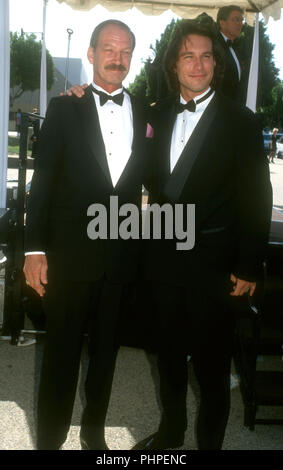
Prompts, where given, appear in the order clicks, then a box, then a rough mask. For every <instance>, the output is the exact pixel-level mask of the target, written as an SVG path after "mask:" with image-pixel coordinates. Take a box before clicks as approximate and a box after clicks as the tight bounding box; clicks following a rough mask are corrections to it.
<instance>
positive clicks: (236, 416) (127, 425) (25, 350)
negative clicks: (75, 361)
mask: <svg viewBox="0 0 283 470" xmlns="http://www.w3.org/2000/svg"><path fill="white" fill-rule="evenodd" d="M42 343H43V339H42V338H39V340H38V342H37V344H35V345H32V346H28V347H15V346H11V345H10V344H8V342H6V341H1V342H0V358H1V360H0V384H1V386H0V417H1V418H0V450H31V449H34V448H35V444H34V435H35V409H36V394H37V386H38V376H39V367H40V361H41V354H42ZM210 360H211V361H212V367H213V354H212V356H211V358H210ZM269 360H270V359H269ZM274 361H275V359H274ZM277 361H278V359H277ZM86 364H87V359H86V354H84V355H83V360H82V371H81V378H80V386H79V388H78V393H77V398H76V402H75V407H74V413H73V419H72V426H71V429H70V432H69V435H68V439H67V441H66V442H65V445H64V449H65V450H79V449H80V445H79V423H80V416H81V410H82V403H83V377H84V371H85V368H86ZM263 365H264V364H263ZM281 365H282V364H281ZM273 366H274V363H273ZM279 367H280V364H279ZM189 377H190V380H189V384H190V385H189V391H188V399H187V406H188V420H189V426H188V430H187V433H186V440H185V444H184V446H183V449H189V450H194V449H196V444H195V439H194V426H195V417H196V412H197V404H198V387H197V384H196V382H195V378H194V375H193V372H192V369H191V367H190V365H189ZM155 383H156V368H155V363H154V360H153V358H152V357H147V356H146V355H145V353H144V352H143V351H141V350H135V349H130V348H122V349H121V351H120V353H119V356H118V363H117V368H116V373H115V378H114V384H113V390H112V396H111V402H110V406H109V411H108V416H107V423H106V441H107V443H108V445H109V447H110V448H111V449H113V450H128V449H130V448H131V447H132V446H133V445H134V443H135V442H137V441H138V440H140V439H142V438H143V437H145V436H146V435H148V434H150V433H151V432H154V431H155V429H156V426H157V423H158V419H159V407H158V400H157V394H156V388H155ZM231 387H232V391H231V400H232V404H231V413H230V418H229V424H228V427H227V432H226V438H225V443H224V450H283V426H278V425H273V426H271V425H264V426H262V425H261V426H260V425H258V426H256V428H255V430H254V431H250V430H249V429H247V428H245V427H244V426H243V403H242V399H241V395H240V390H239V386H238V383H237V379H236V376H233V377H232V381H231ZM280 413H281V416H282V417H283V408H282V407H281V408H274V409H271V408H268V409H267V408H266V409H265V408H262V409H261V410H260V414H259V417H260V416H262V417H264V416H269V417H278V415H279V414H280Z"/></svg>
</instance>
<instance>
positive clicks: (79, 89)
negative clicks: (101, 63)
mask: <svg viewBox="0 0 283 470" xmlns="http://www.w3.org/2000/svg"><path fill="white" fill-rule="evenodd" d="M87 87H88V84H87V83H84V84H83V85H78V84H77V83H75V85H74V86H71V87H70V88H68V90H66V93H60V96H64V95H68V96H72V95H76V96H77V97H78V98H82V96H84V94H85V92H84V90H85V88H87Z"/></svg>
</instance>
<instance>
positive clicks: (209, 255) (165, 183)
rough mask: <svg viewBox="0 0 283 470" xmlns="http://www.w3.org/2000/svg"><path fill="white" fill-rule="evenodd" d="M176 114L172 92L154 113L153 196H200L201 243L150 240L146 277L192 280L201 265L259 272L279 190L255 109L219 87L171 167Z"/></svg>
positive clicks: (212, 272) (177, 200) (251, 274)
mask: <svg viewBox="0 0 283 470" xmlns="http://www.w3.org/2000/svg"><path fill="white" fill-rule="evenodd" d="M175 119H176V113H175V107H174V102H173V100H171V99H169V100H167V101H165V102H163V103H161V104H160V105H157V107H156V109H155V110H154V111H153V115H152V117H151V120H152V123H153V126H154V132H155V134H154V146H155V147H154V157H153V158H154V165H153V168H154V172H153V174H152V178H151V183H149V186H150V187H151V193H150V203H158V204H160V205H163V204H164V203H171V204H173V205H175V204H183V205H184V207H186V206H185V205H186V204H194V205H195V238H196V240H195V246H194V248H193V249H191V250H187V251H177V250H176V239H175V240H168V239H162V240H150V241H145V249H144V256H143V273H144V275H145V277H146V278H147V279H151V280H161V281H167V282H173V283H177V284H183V283H186V284H187V283H188V281H192V280H193V279H194V278H196V275H197V272H198V273H199V276H200V277H201V278H204V276H209V279H215V278H216V277H217V273H218V274H219V275H221V276H222V275H223V274H225V275H227V277H228V275H229V276H230V274H231V273H234V274H235V275H236V276H238V277H239V278H241V279H245V280H249V281H253V280H256V279H258V278H259V276H260V274H261V270H262V262H263V259H264V254H265V248H266V244H267V240H268V233H269V225H270V218H271V206H272V191H271V185H270V180H269V168H268V162H267V159H266V158H265V156H264V147H263V139H262V134H261V130H260V128H259V126H258V124H257V120H256V118H255V116H254V114H253V113H252V112H251V111H249V110H248V109H247V108H244V107H242V106H240V105H238V104H237V103H235V102H233V101H232V100H230V99H228V98H226V97H224V96H223V95H221V94H217V93H215V95H214V97H213V99H212V100H211V102H210V103H209V104H208V106H207V108H206V110H205V111H204V113H203V115H202V117H201V119H200V121H199V122H198V124H197V126H196V128H195V129H194V132H193V134H192V136H191V137H190V139H189V140H188V142H187V144H186V146H185V148H184V150H183V153H182V155H181V156H180V158H179V160H178V162H177V164H176V166H175V168H174V170H173V172H172V173H171V174H170V171H169V162H170V144H171V136H172V130H173V126H174V122H175ZM185 223H186V222H185ZM185 223H184V228H186V225H185Z"/></svg>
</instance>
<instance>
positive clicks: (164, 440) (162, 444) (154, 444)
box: [132, 432, 184, 450]
mask: <svg viewBox="0 0 283 470" xmlns="http://www.w3.org/2000/svg"><path fill="white" fill-rule="evenodd" d="M183 444H184V436H183V437H179V438H176V437H173V438H172V437H168V436H167V437H165V436H163V435H162V434H160V433H158V432H156V433H154V434H151V435H150V436H148V437H146V438H145V439H143V440H142V441H140V442H138V443H137V444H136V445H135V446H134V447H133V448H132V450H164V449H177V448H178V447H182V445H183Z"/></svg>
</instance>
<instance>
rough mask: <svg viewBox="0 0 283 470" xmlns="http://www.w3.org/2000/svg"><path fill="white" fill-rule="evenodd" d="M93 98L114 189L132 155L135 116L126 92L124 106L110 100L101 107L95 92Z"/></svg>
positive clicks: (117, 92) (112, 94) (94, 85)
mask: <svg viewBox="0 0 283 470" xmlns="http://www.w3.org/2000/svg"><path fill="white" fill-rule="evenodd" d="M92 85H93V87H94V88H96V89H97V90H100V91H103V92H104V93H106V91H105V90H103V88H101V87H99V86H98V85H96V84H95V83H92ZM121 91H123V89H122V88H120V89H119V90H115V91H114V92H113V93H107V94H109V95H111V96H115V95H118V94H119V93H121ZM93 96H94V99H95V104H96V108H97V112H98V118H99V123H100V129H101V132H102V137H103V141H104V145H105V150H106V157H107V162H108V168H109V171H110V175H111V179H112V184H113V187H115V186H116V184H117V182H118V180H119V178H120V176H121V174H122V173H123V170H124V168H125V166H126V165H127V162H128V160H129V158H130V156H131V153H132V143H133V114H132V105H131V99H130V97H129V95H128V93H127V92H124V100H123V104H122V106H119V105H118V104H116V103H114V102H113V101H112V100H108V101H107V102H106V103H105V104H104V105H103V106H100V102H99V96H98V95H97V94H96V93H94V92H93Z"/></svg>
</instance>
